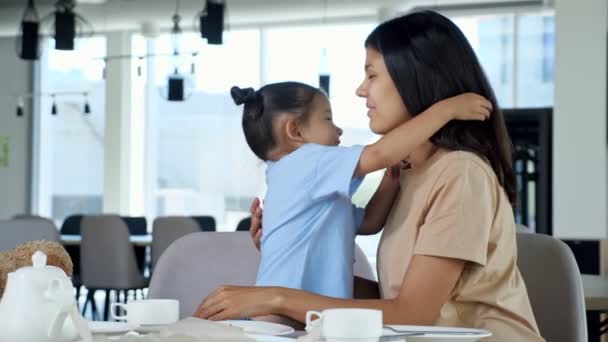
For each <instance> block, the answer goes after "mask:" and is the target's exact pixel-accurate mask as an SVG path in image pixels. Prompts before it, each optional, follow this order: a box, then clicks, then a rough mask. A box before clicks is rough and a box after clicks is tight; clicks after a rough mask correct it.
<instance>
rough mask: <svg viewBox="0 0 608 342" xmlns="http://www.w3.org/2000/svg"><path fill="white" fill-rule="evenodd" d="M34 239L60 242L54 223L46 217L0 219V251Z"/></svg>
mask: <svg viewBox="0 0 608 342" xmlns="http://www.w3.org/2000/svg"><path fill="white" fill-rule="evenodd" d="M35 240H47V241H54V242H58V243H60V242H61V238H60V235H59V231H58V230H57V227H55V224H54V223H53V222H52V221H50V220H47V219H17V220H5V221H0V252H1V251H5V250H8V249H11V248H15V247H17V246H18V245H20V244H22V243H25V242H29V241H35Z"/></svg>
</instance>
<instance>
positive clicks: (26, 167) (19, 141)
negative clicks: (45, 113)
mask: <svg viewBox="0 0 608 342" xmlns="http://www.w3.org/2000/svg"><path fill="white" fill-rule="evenodd" d="M31 70H32V68H31V66H30V64H29V63H27V62H22V61H21V60H19V59H18V58H17V55H16V53H15V40H14V39H13V38H0V136H4V137H8V138H9V143H10V151H9V153H10V157H9V166H8V168H2V167H0V219H4V218H9V217H11V216H12V215H14V214H19V213H25V212H26V211H27V209H28V207H29V172H30V169H31V168H30V159H31V158H30V150H31V148H30V142H29V140H30V139H29V124H30V122H31V106H30V105H29V103H28V105H27V106H26V108H25V111H24V112H25V115H24V116H23V117H20V118H19V117H17V116H16V106H17V98H16V95H19V94H23V93H26V92H29V91H30V89H31V88H30V87H31V84H32V82H31V79H32V71H31ZM27 102H30V101H27Z"/></svg>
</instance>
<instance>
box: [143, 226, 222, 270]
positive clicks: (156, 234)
mask: <svg viewBox="0 0 608 342" xmlns="http://www.w3.org/2000/svg"><path fill="white" fill-rule="evenodd" d="M212 219H213V218H212ZM214 224H215V221H214ZM200 231H201V228H200V226H199V224H198V223H197V222H196V221H195V220H194V219H193V218H190V217H185V216H168V217H157V218H156V219H155V220H154V223H153V225H152V251H151V254H152V265H151V268H152V269H154V266H155V265H156V263H157V262H158V259H159V258H160V256H161V255H162V254H163V252H164V251H165V249H167V247H169V245H171V244H172V243H173V242H174V241H175V240H177V239H179V238H181V237H182V236H185V235H188V234H190V233H196V232H200Z"/></svg>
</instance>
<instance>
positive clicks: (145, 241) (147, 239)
mask: <svg viewBox="0 0 608 342" xmlns="http://www.w3.org/2000/svg"><path fill="white" fill-rule="evenodd" d="M81 240H82V237H81V236H80V235H72V234H62V235H61V243H62V244H63V245H64V246H78V245H80V241H81ZM129 241H131V243H132V244H133V245H134V246H137V247H148V246H150V245H152V235H131V236H130V237H129Z"/></svg>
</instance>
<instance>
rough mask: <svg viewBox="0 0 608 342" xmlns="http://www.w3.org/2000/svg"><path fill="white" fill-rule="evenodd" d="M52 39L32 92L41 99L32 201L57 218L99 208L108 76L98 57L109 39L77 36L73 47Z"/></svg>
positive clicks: (38, 114) (96, 210)
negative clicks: (58, 44) (37, 91)
mask: <svg viewBox="0 0 608 342" xmlns="http://www.w3.org/2000/svg"><path fill="white" fill-rule="evenodd" d="M54 45H55V44H54V41H53V40H46V41H45V44H44V48H43V54H42V59H41V64H40V94H34V95H35V96H36V97H37V99H38V100H39V103H40V107H39V108H40V110H39V112H38V113H37V114H36V115H37V116H38V117H37V120H38V122H39V125H38V132H37V134H38V144H37V149H38V150H37V151H36V155H37V156H38V162H39V163H38V165H39V169H38V170H37V174H38V182H37V184H38V187H37V189H35V190H34V191H37V196H35V198H37V202H36V203H34V205H35V207H37V211H38V213H39V214H40V215H43V216H47V217H52V218H53V219H54V220H56V221H57V222H58V223H59V222H61V221H63V219H64V218H65V217H66V216H69V215H71V214H75V213H99V212H101V206H102V193H103V164H104V163H103V160H104V155H103V153H104V122H105V120H104V116H105V82H104V80H103V73H104V72H103V68H104V67H103V65H104V63H103V60H102V59H100V58H101V57H103V56H105V54H106V39H105V38H103V37H92V38H83V39H78V40H77V41H76V45H75V47H76V49H75V51H59V50H55V49H54ZM85 93H86V96H85ZM87 103H88V108H87V109H88V110H85V106H86V104H87ZM85 111H90V113H85Z"/></svg>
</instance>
